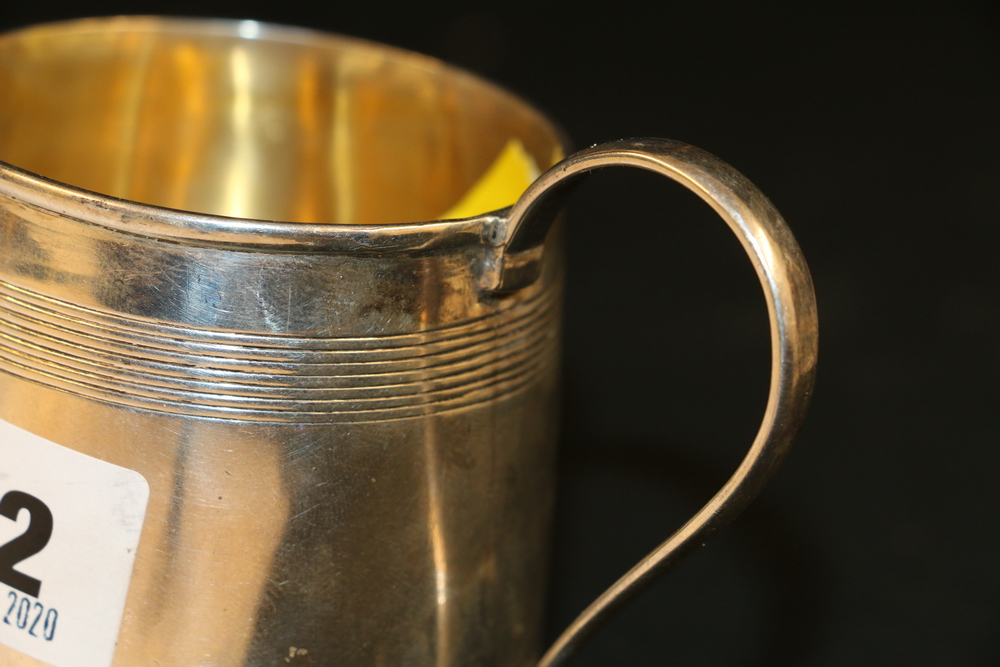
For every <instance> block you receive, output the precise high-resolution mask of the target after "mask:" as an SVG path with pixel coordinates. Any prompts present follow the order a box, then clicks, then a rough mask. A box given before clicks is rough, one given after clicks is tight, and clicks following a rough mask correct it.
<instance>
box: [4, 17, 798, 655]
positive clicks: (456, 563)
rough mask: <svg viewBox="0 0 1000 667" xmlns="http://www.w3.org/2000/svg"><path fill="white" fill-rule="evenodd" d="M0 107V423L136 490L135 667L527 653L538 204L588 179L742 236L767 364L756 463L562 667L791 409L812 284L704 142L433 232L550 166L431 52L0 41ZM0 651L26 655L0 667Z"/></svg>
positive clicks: (536, 622) (544, 393) (608, 604)
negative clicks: (145, 500) (630, 171)
mask: <svg viewBox="0 0 1000 667" xmlns="http://www.w3.org/2000/svg"><path fill="white" fill-rule="evenodd" d="M0 100H2V103H0V160H3V162H0V248H2V252H0V370H2V371H3V372H2V373H0V418H2V419H5V420H7V421H10V422H12V423H14V424H16V425H18V426H21V427H23V428H26V429H28V430H30V431H32V432H34V433H36V434H38V435H41V436H43V437H46V438H48V439H50V440H52V441H54V442H57V443H59V444H61V445H64V446H67V447H70V448H73V449H76V450H78V451H81V452H84V453H87V454H89V455H91V456H95V457H98V458H100V459H103V460H105V461H109V462H112V463H115V464H117V465H120V466H124V467H127V468H130V469H133V470H136V471H139V472H140V473H142V474H143V476H145V478H146V479H147V481H148V482H149V484H150V489H151V497H150V503H149V510H148V513H147V518H146V522H145V525H144V532H143V536H142V541H141V542H140V546H139V551H138V554H137V558H136V565H135V571H134V575H133V579H132V584H131V588H130V590H129V597H128V600H127V603H126V609H125V617H124V620H123V623H122V627H121V635H120V640H119V644H118V648H117V653H116V656H115V663H114V664H115V665H116V667H133V666H134V665H146V664H161V665H193V664H200V665H212V666H213V667H250V666H255V667H256V666H261V667H263V666H265V665H266V666H271V665H276V664H301V665H305V664H314V665H341V664H343V665H358V666H362V665H365V666H367V665H371V666H375V665H402V664H419V665H431V664H433V665H437V666H438V667H446V666H449V665H471V664H492V665H507V666H522V665H525V664H528V663H529V662H532V661H534V660H535V659H537V656H538V654H539V653H540V651H539V649H540V646H539V640H540V621H541V610H542V601H541V592H542V590H543V588H544V570H545V563H546V543H547V537H546V536H547V533H548V524H549V515H550V509H551V500H552V488H553V444H554V438H555V421H556V420H555V412H556V407H557V406H556V404H557V397H556V365H557V361H556V359H557V352H558V322H559V302H560V290H561V275H562V262H561V255H560V239H561V235H560V231H559V229H558V227H557V228H556V229H553V230H551V231H550V230H549V226H550V225H551V224H552V222H553V210H554V209H555V208H558V207H557V206H549V204H557V203H558V198H559V197H560V196H561V193H562V186H563V185H565V184H566V183H568V182H570V181H571V180H573V179H575V177H576V176H577V175H579V174H582V173H584V172H586V171H589V170H591V169H594V168H598V167H603V166H606V165H611V164H624V165H632V166H638V167H642V168H647V169H653V170H654V171H657V172H659V173H662V174H664V175H666V176H669V177H671V178H674V179H677V180H680V181H681V182H682V183H685V184H686V185H688V186H689V187H691V188H692V189H694V190H695V191H696V192H699V194H701V195H702V196H703V198H705V199H706V200H707V201H709V203H710V204H711V205H712V206H713V207H714V208H715V209H716V210H717V211H718V212H719V213H720V214H721V215H722V217H723V218H724V219H725V220H726V222H727V223H729V224H730V226H731V227H732V228H733V229H734V231H736V232H737V233H738V234H739V235H740V237H741V240H743V242H744V245H745V247H746V248H747V251H748V252H749V253H750V255H751V257H752V258H753V260H754V262H755V266H756V267H757V270H758V274H759V275H760V277H761V281H762V284H763V285H764V287H765V293H766V295H767V298H768V306H769V312H770V315H771V323H772V334H773V339H774V366H773V368H774V373H773V378H772V387H771V400H770V404H769V406H768V409H767V412H766V415H765V420H764V424H763V426H762V428H761V433H760V435H759V436H758V438H757V440H756V441H755V443H754V444H753V446H752V447H751V451H750V454H748V457H747V460H746V461H745V462H744V464H743V465H742V466H741V468H740V470H739V471H738V472H737V475H736V476H734V478H733V480H731V481H730V483H729V484H727V486H726V487H725V488H724V489H723V490H722V491H721V492H720V494H719V495H718V496H717V497H716V498H715V499H713V501H712V502H711V503H710V504H709V506H708V507H706V508H705V509H704V510H702V512H701V513H699V515H697V516H696V517H695V518H694V519H692V521H691V522H690V523H689V524H688V525H686V526H685V527H684V528H682V530H681V531H680V532H678V534H677V535H676V536H674V537H672V538H671V539H670V540H668V541H667V542H666V543H664V545H663V546H662V547H661V548H660V549H659V550H658V551H657V552H655V553H654V554H653V555H652V556H651V557H650V558H649V559H647V560H646V561H644V562H643V563H641V564H640V565H639V566H637V568H636V570H633V572H631V573H629V574H628V575H626V577H625V578H624V579H623V580H622V581H621V582H619V584H616V586H615V587H614V588H613V589H612V590H611V591H609V593H608V594H606V595H605V596H604V597H602V598H601V599H600V600H599V601H598V602H597V603H595V605H594V606H593V607H592V608H591V609H590V610H588V611H587V612H585V614H584V616H583V617H581V619H580V621H578V622H577V623H576V624H574V626H573V627H572V628H571V629H570V630H569V631H568V634H567V635H565V636H564V638H563V639H561V640H560V642H559V643H557V645H556V646H555V647H554V648H553V649H552V651H550V653H549V654H548V656H547V657H546V658H544V660H543V664H546V665H553V664H556V663H558V662H559V661H561V660H563V659H564V658H565V656H566V655H568V652H569V651H570V650H571V649H572V648H573V647H575V646H576V645H577V644H578V643H579V641H580V640H582V638H584V637H585V636H586V634H587V633H588V632H589V631H590V630H592V629H593V628H594V627H595V626H596V623H597V622H598V621H600V620H601V619H602V618H604V617H605V616H606V613H607V612H608V610H610V609H611V608H613V607H614V605H615V604H617V603H618V602H619V601H621V600H623V599H625V597H626V596H627V595H628V594H630V593H631V592H633V591H635V590H637V587H639V586H641V585H642V584H643V583H645V582H647V581H648V580H649V578H650V577H651V576H653V575H654V574H655V573H656V572H659V571H662V570H664V569H666V568H667V567H669V566H670V565H671V564H673V563H674V562H676V560H677V558H679V557H680V556H681V555H683V554H684V553H686V552H687V551H689V550H690V549H691V548H692V547H693V546H695V545H696V544H700V543H701V541H702V540H703V539H704V537H705V536H706V535H707V534H708V533H709V532H711V531H713V530H715V529H717V528H718V527H719V526H720V525H722V523H724V522H725V521H726V520H728V519H729V518H730V517H731V516H732V515H733V514H734V513H735V512H736V511H738V510H739V509H740V508H741V507H742V506H743V505H745V503H746V502H748V500H749V499H750V498H751V497H752V495H753V494H754V493H755V492H756V490H757V489H759V488H760V486H761V485H762V484H763V482H764V481H765V479H766V478H767V476H768V474H769V473H770V472H771V471H772V470H773V468H774V466H775V465H776V464H777V462H778V461H779V460H780V458H781V456H782V455H783V453H784V451H785V450H786V448H787V446H788V443H789V441H790V438H791V436H792V434H793V433H794V431H795V429H796V428H797V426H798V424H799V422H800V421H801V418H802V415H803V413H804V409H805V404H806V402H807V398H808V395H809V393H810V387H811V379H812V371H813V367H814V363H815V340H816V339H815V308H814V303H813V296H812V288H811V284H810V282H809V277H808V272H807V270H806V268H805V264H804V263H803V261H802V258H801V255H800V253H799V252H798V249H797V246H796V245H795V242H794V239H792V237H791V235H790V233H789V232H788V231H787V228H786V227H785V226H784V224H783V222H782V221H781V219H780V217H779V216H778V215H777V213H776V212H775V211H774V209H773V207H771V206H770V204H769V203H768V202H767V200H766V199H764V198H763V196H762V195H760V193H759V192H758V191H757V190H756V189H755V188H753V186H752V185H750V184H749V183H747V182H746V181H745V179H743V178H742V177H741V176H739V175H738V174H736V172H734V171H733V170H732V169H731V168H729V167H727V166H726V165H724V164H723V163H721V162H719V161H718V160H716V159H715V158H712V157H711V156H708V155H707V154H705V153H702V152H700V151H697V150H696V149H692V148H690V147H686V146H683V145H680V144H676V143H673V142H664V141H659V140H643V141H632V142H623V143H616V144H611V145H606V146H604V147H597V148H595V149H590V150H588V151H584V152H582V153H579V154H577V155H576V156H573V157H571V158H570V159H569V160H567V161H565V162H563V163H561V164H559V165H556V166H554V167H552V169H550V170H549V171H548V172H546V173H544V174H543V175H542V176H541V177H540V178H539V179H538V181H537V182H536V184H535V185H534V186H532V187H531V188H529V190H528V192H526V193H525V195H524V196H523V197H522V198H521V200H520V201H519V202H518V203H517V204H515V205H514V206H513V207H512V208H511V209H504V210H501V211H495V212H492V213H486V214H483V215H481V216H479V217H475V218H471V219H467V220H453V221H436V222H410V221H414V220H434V219H435V218H436V217H438V216H440V215H441V213H442V212H443V211H446V210H448V209H449V208H450V207H451V206H452V205H453V204H454V203H455V202H456V201H457V200H458V199H459V198H460V197H461V196H462V195H464V194H465V192H466V191H467V190H468V189H469V188H470V187H471V186H472V185H473V184H474V183H475V182H476V180H477V179H478V178H479V177H480V176H481V175H482V174H483V172H484V171H485V170H486V169H487V168H488V166H489V165H490V163H491V160H492V159H493V158H494V157H495V156H496V155H497V154H498V152H499V151H500V149H501V148H502V147H503V146H504V145H506V143H507V142H508V141H509V140H510V139H512V138H516V139H517V140H518V141H519V142H520V143H521V144H522V145H523V146H524V147H525V149H526V151H527V152H528V154H530V155H531V156H532V158H533V159H534V160H535V161H536V162H537V163H538V164H539V165H541V166H542V167H550V166H552V165H551V163H552V162H553V159H554V158H553V156H557V155H558V154H560V151H561V149H562V147H561V144H560V140H559V137H558V136H557V134H556V132H554V130H553V129H552V127H551V126H550V125H549V123H548V122H547V121H546V120H545V119H544V118H543V117H541V116H540V115H539V114H538V113H537V112H535V111H534V110H532V109H531V108H530V107H528V106H527V105H525V104H524V103H522V102H520V101H519V100H517V99H515V98H513V97H512V96H510V95H509V94H507V93H505V92H503V91H501V90H498V89H496V88H495V87H493V86H491V85H490V84H487V83H485V82H483V81H481V80H479V79H476V78H475V77H472V76H471V75H468V74H465V73H462V72H459V71H456V70H453V69H450V68H448V67H446V66H444V65H442V64H440V63H438V62H436V61H434V60H431V59H428V58H424V57H421V56H417V55H413V54H407V53H403V52H399V51H396V50H393V49H389V48H387V47H381V46H376V45H371V44H368V43H365V42H361V41H357V40H350V39H345V38H336V37H330V36H325V35H318V34H316V33H312V32H308V31H302V30H295V29H284V28H276V27H273V26H268V25H264V24H259V23H256V22H252V21H242V22H224V21H189V20H163V19H148V18H119V19H101V20H88V21H78V22H71V23H65V24H54V25H51V26H41V27H37V28H31V29H28V30H24V31H20V32H16V33H12V34H10V35H7V36H5V37H3V38H0ZM67 110H71V111H70V112H67ZM38 174H41V175H42V176H39V175H38ZM96 193H101V194H96ZM138 202H142V203H138ZM225 216H230V217H225ZM275 221H283V222H275ZM15 661H18V662H15ZM0 663H3V664H8V663H10V664H18V665H35V664H39V663H37V662H33V661H31V660H28V659H26V658H24V657H23V656H19V655H15V654H14V653H13V652H12V651H11V650H10V649H7V648H4V647H0Z"/></svg>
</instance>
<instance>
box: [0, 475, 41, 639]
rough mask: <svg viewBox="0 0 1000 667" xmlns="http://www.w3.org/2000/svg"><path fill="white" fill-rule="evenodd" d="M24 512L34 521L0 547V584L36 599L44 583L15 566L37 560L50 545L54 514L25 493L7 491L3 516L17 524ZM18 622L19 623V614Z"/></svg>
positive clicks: (0, 507) (1, 508) (2, 503)
mask: <svg viewBox="0 0 1000 667" xmlns="http://www.w3.org/2000/svg"><path fill="white" fill-rule="evenodd" d="M23 509H26V510H28V513H29V514H30V515H31V521H30V522H29V523H28V529H27V530H26V531H24V532H23V533H22V534H20V535H18V536H17V537H15V538H14V539H13V540H11V541H10V542H8V543H7V544H4V545H3V546H0V582H3V583H5V584H7V585H8V586H10V587H11V588H16V589H17V590H19V591H21V592H22V593H24V594H26V595H30V596H31V597H34V598H37V597H38V593H39V592H40V591H41V590H42V582H41V581H39V580H38V579H35V578H34V577H29V576H28V575H26V574H23V573H21V572H18V571H17V570H15V569H14V566H15V565H17V564H18V563H20V562H21V561H22V560H24V559H25V558H30V557H31V556H34V555H35V554H37V553H38V552H39V551H41V550H42V549H44V548H45V545H46V544H48V543H49V538H50V537H52V512H51V511H49V508H48V506H47V505H46V504H45V503H43V502H42V501H41V500H39V499H38V498H36V497H34V496H32V495H28V494H27V493H25V492H23V491H8V492H7V493H5V494H4V497H3V498H2V499H0V515H3V516H5V517H7V518H8V519H10V520H11V521H17V514H18V512H20V511H21V510H23ZM27 613H28V612H25V614H27ZM17 618H18V621H19V622H20V618H21V616H20V614H18V617H17ZM25 622H27V621H25ZM21 627H23V626H21Z"/></svg>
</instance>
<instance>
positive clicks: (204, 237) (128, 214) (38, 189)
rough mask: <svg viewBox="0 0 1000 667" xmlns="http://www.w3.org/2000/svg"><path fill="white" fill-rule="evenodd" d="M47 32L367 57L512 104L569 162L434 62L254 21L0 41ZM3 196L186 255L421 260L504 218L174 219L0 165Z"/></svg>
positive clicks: (148, 22) (477, 236) (562, 140)
mask: <svg viewBox="0 0 1000 667" xmlns="http://www.w3.org/2000/svg"><path fill="white" fill-rule="evenodd" d="M45 30H57V31H59V32H66V33H74V32H75V33H86V32H105V33H108V32H160V33H163V32H167V33H169V32H175V33H184V34H190V35H202V36H208V37H212V36H219V37H231V38H240V39H248V40H266V41H270V42H275V43H287V44H297V45H303V46H308V45H318V44H322V43H324V42H325V43H330V42H335V43H339V44H341V45H347V46H349V47H350V48H361V49H371V50H375V51H378V52H379V53H380V54H382V55H384V56H385V55H387V56H389V57H392V58H396V59H398V60H399V61H400V62H403V63H405V64H406V65H408V66H412V67H415V68H417V69H422V70H424V71H427V70H429V69H430V68H431V67H433V68H434V69H439V70H440V69H443V70H445V71H447V72H449V73H450V74H452V75H455V76H458V77H462V78H466V79H471V80H473V81H474V82H475V83H476V84H477V85H480V86H484V87H486V88H487V89H490V90H491V91H492V92H493V93H495V94H497V95H498V96H502V97H507V98H508V99H512V100H513V101H515V102H516V103H518V104H519V105H521V106H523V107H524V108H526V109H529V110H530V111H531V112H532V113H533V114H535V115H536V116H538V118H539V120H540V121H541V122H542V123H543V124H545V125H547V126H548V127H549V129H550V130H551V131H552V134H553V136H554V137H555V138H556V140H557V141H558V143H559V144H560V145H561V146H562V148H563V150H564V152H569V142H568V141H567V139H566V135H565V132H563V131H562V129H561V128H560V127H559V126H558V125H557V124H556V123H555V122H553V121H552V119H551V118H549V117H548V115H546V114H545V113H543V112H542V111H540V110H539V109H538V108H537V107H535V106H534V105H533V104H531V103H529V102H527V101H526V100H525V99H524V98H522V97H521V96H519V95H517V94H516V93H513V92H511V91H509V90H507V89H506V88H504V87H503V86H501V85H499V84H497V83H495V82H493V81H491V80H489V79H487V78H485V77H482V76H480V75H478V74H474V73H472V72H469V71H468V70H466V69H464V68H462V67H459V66H456V65H453V64H451V63H448V62H446V61H444V60H441V59H438V58H435V57H433V56H428V55H424V54H421V53H418V52H416V51H409V50H407V49H403V48H400V47H396V46H391V45H387V44H382V43H380V42H376V41H371V40H366V39H363V38H359V37H352V36H348V35H341V34H338V33H333V32H327V31H323V30H318V29H314V28H305V27H299V26H289V25H282V24H278V23H270V22H266V21H256V20H252V19H230V18H198V17H175V16H149V15H135V16H109V17H91V18H79V19H69V20H64V21H53V22H48V23H38V24H33V25H28V26H25V27H21V28H15V29H14V30H10V31H6V32H2V33H0V40H3V39H6V38H8V37H10V36H13V35H16V34H18V33H24V32H28V31H45ZM0 194H3V195H7V196H9V197H11V198H13V199H16V200H20V201H22V202H23V203H25V204H29V205H32V206H35V207H39V208H42V209H45V210H48V211H51V212H54V213H57V214H60V215H63V216H66V217H70V218H73V219H76V220H79V221H81V222H86V223H91V224H96V225H99V226H101V227H106V228H108V229H113V230H116V231H120V232H125V233H129V234H133V235H139V236H146V237H151V238H155V239H160V240H165V241H171V242H175V243H183V244H185V245H207V246H238V247H242V248H247V249H254V248H258V249H262V250H288V251H295V250H300V251H310V250H311V251H325V252H333V253H345V254H352V255H381V256H386V255H398V254H424V253H427V252H433V251H437V250H443V249H449V248H458V247H463V246H468V245H478V244H482V243H483V242H484V241H487V242H488V241H490V239H491V237H492V236H493V235H494V233H495V231H494V230H495V229H496V227H497V225H498V224H499V223H500V222H501V221H502V220H503V218H504V217H505V216H504V214H505V213H506V211H507V209H506V208H505V209H500V210H498V211H486V212H484V213H481V214H479V215H476V216H473V217H469V218H456V219H445V220H430V221H414V222H401V223H390V224H374V225H366V224H351V225H345V224H337V223H315V222H285V221H280V220H265V219H255V218H238V217H232V216H225V215H218V214H212V213H199V212H196V211H189V210H182V209H173V208H168V207H163V206H157V205H153V204H145V203H142V202H139V201H135V200H130V199H122V198H119V197H114V196H111V195H105V194H102V193H99V192H94V191H92V190H87V189H84V188H81V187H78V186H75V185H72V184H70V183H65V182H62V181H58V180H55V179H52V178H48V177H46V176H44V175H42V174H37V173H34V172H31V171H28V170H27V169H23V168H21V167H18V166H16V165H13V164H10V163H8V162H5V161H3V160H0ZM508 208H509V207H508Z"/></svg>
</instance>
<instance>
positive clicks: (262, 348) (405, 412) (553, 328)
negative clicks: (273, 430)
mask: <svg viewBox="0 0 1000 667" xmlns="http://www.w3.org/2000/svg"><path fill="white" fill-rule="evenodd" d="M556 291H557V290H556V289H550V290H548V291H546V292H544V293H543V294H541V295H540V296H538V297H536V298H534V299H532V300H529V301H525V302H524V303H521V304H519V305H517V306H516V307H514V308H511V309H508V310H505V311H502V312H499V313H496V314H493V315H490V316H487V317H484V318H480V319H477V320H473V321H470V322H465V323H462V324H458V325H454V326H450V327H446V328H441V329H436V330H432V331H425V332H420V333H413V334H407V335H397V336H372V337H339V338H302V337H293V336H279V335H271V336H267V335H259V334H257V335H255V334H245V333H236V332H220V331H217V330H207V329H203V330H199V329H192V328H187V327H186V328H180V327H176V326H171V325H167V324H164V323H161V322H154V321H146V320H140V319H130V318H125V317H122V316H121V315H111V314H107V313H102V312H99V311H95V310H92V309H86V308H81V307H79V306H75V305H73V304H69V303H66V302H63V301H59V300H55V299H52V298H49V297H45V296H42V295H40V294H36V293H34V292H31V291H28V290H25V289H22V288H19V287H15V286H13V285H11V284H9V283H5V282H2V281H0V368H2V369H3V370H5V371H7V372H9V373H12V374H14V375H18V376H20V377H22V378H25V379H28V380H31V381H33V382H38V383H41V384H44V385H48V386H51V387H54V388H57V389H60V390H63V391H69V392H71V393H75V394H79V395H83V396H87V397H90V398H94V399H97V400H101V401H105V402H110V403H115V404H120V405H126V406H130V407H137V408H145V409H151V410H157V411H164V412H172V413H179V414H188V415H195V416H208V417H221V418H234V419H245V420H253V421H277V422H312V421H320V422H352V421H381V420H385V419H395V418H402V417H409V416H414V415H422V414H429V413H434V412H440V411H442V410H448V409H453V408H457V407H462V406H466V405H472V404H475V403H478V402H482V401H485V400H491V399H494V398H496V397H498V396H499V395H502V394H505V393H507V392H510V391H513V390H515V389H517V388H518V387H521V386H523V385H524V384H525V383H527V382H530V381H531V380H532V379H534V378H535V377H537V375H538V373H539V372H541V371H542V370H544V369H545V368H546V367H547V366H549V365H551V363H552V360H553V359H554V355H553V354H551V352H552V349H553V347H554V346H555V345H556V342H557V338H558V327H557V322H556V318H557V315H558V313H557V309H556V301H557V299H556V294H555V293H556Z"/></svg>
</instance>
